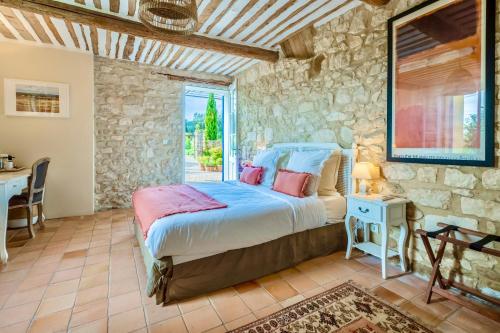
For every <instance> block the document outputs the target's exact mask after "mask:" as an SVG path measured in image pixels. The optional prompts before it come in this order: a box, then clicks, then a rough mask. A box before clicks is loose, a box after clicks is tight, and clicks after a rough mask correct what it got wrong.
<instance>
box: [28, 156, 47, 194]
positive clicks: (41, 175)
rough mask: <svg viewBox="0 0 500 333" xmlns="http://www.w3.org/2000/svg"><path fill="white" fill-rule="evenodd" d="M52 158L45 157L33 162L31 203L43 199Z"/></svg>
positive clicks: (30, 189) (30, 190)
mask: <svg viewBox="0 0 500 333" xmlns="http://www.w3.org/2000/svg"><path fill="white" fill-rule="evenodd" d="M49 163H50V158H48V157H44V158H41V159H39V160H38V161H36V162H35V163H33V166H32V168H31V181H30V187H29V192H28V193H29V200H30V202H31V203H34V202H41V201H42V200H43V191H44V190H45V179H46V178H47V170H48V168H49Z"/></svg>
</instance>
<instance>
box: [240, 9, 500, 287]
mask: <svg viewBox="0 0 500 333" xmlns="http://www.w3.org/2000/svg"><path fill="white" fill-rule="evenodd" d="M419 2H420V1H407V0H393V1H391V2H390V3H389V4H388V5H387V6H384V7H381V8H375V7H371V6H369V5H362V6H360V7H358V8H356V9H354V10H351V11H350V12H347V13H346V14H344V15H342V16H341V17H338V18H336V19H334V20H333V21H331V22H330V23H328V24H325V25H324V26H322V27H321V28H320V29H319V31H318V33H317V35H316V37H315V50H316V53H317V54H319V53H323V54H324V55H325V56H326V60H325V61H324V62H323V64H322V70H321V72H320V74H319V75H318V76H315V77H314V78H309V77H308V69H309V64H308V63H307V61H297V60H286V59H285V60H280V61H279V62H278V63H276V64H268V63H262V64H259V65H256V66H254V67H252V68H250V69H248V70H247V71H245V72H244V73H242V74H240V75H239V77H238V99H239V100H238V117H239V120H238V128H239V136H240V137H239V139H240V143H241V148H242V151H244V152H248V155H252V153H253V152H255V150H256V147H261V146H264V145H267V146H269V145H272V144H273V143H278V142H294V141H295V142H299V141H311V142H312V141H317V142H339V143H340V144H341V145H343V146H344V147H350V145H351V144H352V143H353V142H355V143H357V144H358V145H359V147H360V155H361V159H362V160H367V161H371V162H374V163H378V164H381V165H382V170H383V175H384V176H385V180H384V181H381V182H379V184H378V187H379V190H380V191H381V192H389V193H394V194H397V195H400V196H404V197H408V198H409V199H411V200H412V201H413V204H412V205H410V206H409V208H408V215H409V224H410V228H412V229H413V230H415V229H417V228H433V227H435V225H436V223H437V222H440V221H441V222H445V223H452V224H457V225H460V226H464V227H467V228H471V229H475V230H480V231H484V232H488V233H494V234H500V169H498V168H474V167H454V166H436V165H424V164H402V163H387V162H385V154H386V152H385V147H386V109H387V106H386V103H387V102H386V94H387V91H386V83H387V82H386V81H387V67H388V66H387V20H388V19H389V18H390V17H392V16H394V15H396V14H398V13H401V12H403V11H405V10H406V9H408V8H411V7H413V6H415V5H417V4H418V3H419ZM497 6H499V7H498V8H500V3H499V4H497ZM497 13H498V15H497V34H496V41H497V50H500V28H499V26H498V22H500V9H497ZM497 53H498V52H497ZM499 57H500V54H497V59H498V58H499ZM488 70H495V71H496V73H497V76H498V75H499V74H500V62H499V61H497V63H496V67H495V68H491V69H488ZM497 80H498V78H497ZM498 84H500V82H497V85H498ZM497 94H498V86H497ZM497 96H498V95H497ZM499 99H500V96H498V97H497V102H496V121H497V123H496V140H495V146H496V156H497V163H498V156H500V149H499V142H500V112H499V110H500V107H499V103H500V101H499ZM243 157H244V158H245V157H248V156H243ZM497 165H498V164H497ZM397 233H398V231H397V230H393V235H392V236H393V237H395V236H397V235H396V234H397ZM392 245H394V244H392ZM448 251H449V252H448V253H447V256H446V260H445V261H444V266H445V267H446V268H447V269H448V270H449V269H451V268H452V267H455V266H456V264H457V263H461V267H462V268H461V269H460V270H459V272H458V273H459V275H461V276H462V277H463V278H462V280H463V281H464V282H465V283H466V284H468V285H470V286H473V287H478V288H481V289H483V290H486V291H487V292H489V293H490V294H495V291H496V293H497V295H500V261H499V260H498V259H495V258H493V257H490V256H487V255H483V254H480V253H477V252H473V251H468V250H467V251H465V252H464V253H459V252H457V251H455V252H453V251H452V248H451V246H450V247H449V248H448ZM409 256H410V259H412V263H413V269H414V270H416V271H417V272H419V273H420V274H423V275H428V274H429V273H430V264H429V261H428V259H427V256H426V254H425V250H424V248H423V245H422V243H421V241H420V239H419V238H417V237H416V236H415V235H414V234H412V237H411V239H410V251H409Z"/></svg>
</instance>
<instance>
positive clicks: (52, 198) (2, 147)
mask: <svg viewBox="0 0 500 333" xmlns="http://www.w3.org/2000/svg"><path fill="white" fill-rule="evenodd" d="M93 73H94V70H93V56H92V55H91V54H88V53H82V52H72V51H66V50H61V49H56V48H45V47H37V46H31V45H25V44H21V43H13V42H0V153H9V154H12V155H14V156H15V157H16V162H17V164H19V165H22V166H31V164H32V163H33V162H34V161H35V160H37V159H38V158H41V157H44V156H48V157H50V158H51V163H50V165H49V171H48V175H47V185H46V196H45V209H44V213H45V215H46V216H47V217H48V218H56V217H64V216H75V215H85V214H92V213H93V211H94V111H93V105H94V103H93V101H94V96H93V90H94V79H93ZM5 78H11V79H24V80H36V81H48V82H60V83H68V84H69V86H70V101H69V108H70V117H69V118H67V119H56V118H53V119H50V118H27V117H13V116H8V117H7V116H5V110H4V96H3V95H4V89H3V84H4V82H3V81H4V79H5Z"/></svg>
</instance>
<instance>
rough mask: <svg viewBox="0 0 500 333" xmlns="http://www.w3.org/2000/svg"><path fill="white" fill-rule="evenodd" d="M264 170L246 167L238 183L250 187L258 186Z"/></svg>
mask: <svg viewBox="0 0 500 333" xmlns="http://www.w3.org/2000/svg"><path fill="white" fill-rule="evenodd" d="M263 173H264V168H261V167H253V166H246V167H244V168H243V171H241V174H240V181H241V182H243V183H247V184H250V185H259V184H260V182H261V179H262V174H263Z"/></svg>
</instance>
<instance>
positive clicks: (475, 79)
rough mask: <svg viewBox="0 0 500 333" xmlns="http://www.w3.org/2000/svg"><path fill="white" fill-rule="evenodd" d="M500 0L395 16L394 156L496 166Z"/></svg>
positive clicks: (451, 3)
mask: <svg viewBox="0 0 500 333" xmlns="http://www.w3.org/2000/svg"><path fill="white" fill-rule="evenodd" d="M495 12H496V10H495V0H461V1H459V0H431V1H427V2H424V3H422V4H420V5H419V6H417V7H415V8H412V9H410V10H408V11H406V12H404V13H401V14H399V15H397V16H395V17H393V18H391V19H390V20H389V22H388V29H389V31H388V32H389V33H388V42H389V44H388V46H389V55H388V56H389V59H388V60H389V68H388V86H387V89H388V98H387V104H388V105H387V106H388V108H387V160H388V161H394V162H410V163H433V164H451V165H475V166H494V163H495V157H494V155H495V148H494V130H495V123H494V113H495V110H494V108H495Z"/></svg>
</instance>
